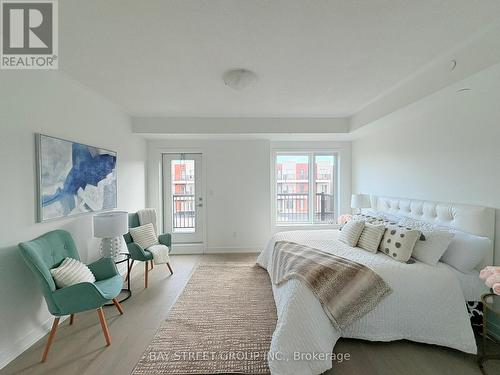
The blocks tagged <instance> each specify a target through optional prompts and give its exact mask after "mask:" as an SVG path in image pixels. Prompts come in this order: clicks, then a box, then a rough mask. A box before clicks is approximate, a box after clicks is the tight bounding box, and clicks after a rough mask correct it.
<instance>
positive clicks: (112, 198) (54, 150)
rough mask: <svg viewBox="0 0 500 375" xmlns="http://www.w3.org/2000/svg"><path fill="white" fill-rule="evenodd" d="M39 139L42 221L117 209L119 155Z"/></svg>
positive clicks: (57, 139)
mask: <svg viewBox="0 0 500 375" xmlns="http://www.w3.org/2000/svg"><path fill="white" fill-rule="evenodd" d="M35 137H36V158H37V175H38V176H37V177H38V194H37V195H38V222H42V221H46V220H51V219H57V218H62V217H68V216H73V215H78V214H82V213H87V212H96V211H102V210H109V209H113V208H116V202H117V200H116V152H114V151H110V150H106V149H103V148H99V147H93V146H88V145H84V144H81V143H77V142H71V141H67V140H64V139H60V138H55V137H50V136H47V135H43V134H36V136H35Z"/></svg>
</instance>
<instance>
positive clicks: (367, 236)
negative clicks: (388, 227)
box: [358, 223, 385, 253]
mask: <svg viewBox="0 0 500 375" xmlns="http://www.w3.org/2000/svg"><path fill="white" fill-rule="evenodd" d="M384 233H385V225H383V224H379V225H374V224H370V223H365V227H364V228H363V232H361V236H360V237H359V240H358V247H360V248H362V249H364V250H366V251H369V252H370V253H376V252H377V250H378V247H379V245H380V241H381V240H382V237H383V235H384Z"/></svg>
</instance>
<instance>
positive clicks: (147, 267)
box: [144, 261, 149, 288]
mask: <svg viewBox="0 0 500 375" xmlns="http://www.w3.org/2000/svg"><path fill="white" fill-rule="evenodd" d="M148 271H149V266H148V262H147V261H146V262H144V288H147V287H148Z"/></svg>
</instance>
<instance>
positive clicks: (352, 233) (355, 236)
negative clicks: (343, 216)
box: [339, 220, 365, 247]
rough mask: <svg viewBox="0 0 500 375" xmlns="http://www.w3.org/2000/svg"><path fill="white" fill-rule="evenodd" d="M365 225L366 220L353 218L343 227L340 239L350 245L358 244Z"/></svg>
mask: <svg viewBox="0 0 500 375" xmlns="http://www.w3.org/2000/svg"><path fill="white" fill-rule="evenodd" d="M364 227H365V222H364V221H361V220H351V221H349V222H348V223H347V224H346V225H344V226H343V227H342V231H341V232H340V234H339V241H342V242H344V243H346V244H348V245H349V246H352V247H354V246H356V244H357V243H358V240H359V236H361V232H363V228H364Z"/></svg>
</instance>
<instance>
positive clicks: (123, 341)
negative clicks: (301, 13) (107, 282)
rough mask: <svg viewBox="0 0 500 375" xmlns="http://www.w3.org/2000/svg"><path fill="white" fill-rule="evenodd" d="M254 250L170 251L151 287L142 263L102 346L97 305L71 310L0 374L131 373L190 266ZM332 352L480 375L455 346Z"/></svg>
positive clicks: (353, 370)
mask: <svg viewBox="0 0 500 375" xmlns="http://www.w3.org/2000/svg"><path fill="white" fill-rule="evenodd" d="M255 257H256V255H255V254H220V255H219V254H217V255H215V254H214V255H174V256H172V257H171V258H172V268H173V269H174V274H173V275H172V276H170V272H169V271H168V269H167V268H166V267H155V268H154V269H153V270H151V271H150V272H149V287H148V289H144V267H135V268H134V271H133V273H132V280H131V281H132V293H133V295H132V298H131V299H129V300H127V301H125V302H124V303H123V304H122V307H123V309H124V312H125V314H124V315H120V313H119V311H118V310H117V309H116V308H115V307H114V306H111V307H106V308H105V309H104V313H105V315H106V318H107V322H108V326H109V331H110V334H111V338H112V345H111V346H109V347H106V346H105V345H106V342H105V339H104V337H103V334H102V330H101V326H100V323H99V319H98V316H97V314H96V313H95V311H89V312H85V313H81V314H78V315H76V316H75V321H74V323H73V325H71V326H70V325H69V319H67V320H66V321H64V322H63V323H61V325H60V327H59V328H58V330H57V335H56V337H55V339H54V342H53V344H52V348H51V351H50V354H49V357H48V359H47V362H45V363H40V358H41V356H42V352H43V349H44V345H45V343H46V340H47V337H44V338H42V339H41V340H40V341H38V342H37V343H36V344H35V345H34V346H33V347H31V348H30V349H29V350H27V351H26V352H24V353H23V354H21V355H20V356H19V357H18V358H16V359H15V360H14V361H13V362H11V363H10V364H9V365H8V366H7V367H5V368H4V369H2V370H0V374H2V375H3V374H23V375H25V374H26V375H31V374H36V375H39V374H51V375H67V374H77V373H78V374H82V375H83V374H85V375H95V374H106V375H114V374H116V375H123V374H129V373H130V372H131V371H132V369H133V368H134V366H135V364H136V363H137V361H138V360H139V358H140V357H141V355H142V353H143V351H144V349H145V348H146V346H147V345H148V344H149V342H150V341H151V339H152V338H153V336H154V334H155V332H156V330H157V329H158V327H159V326H160V324H161V322H162V321H163V320H165V318H166V317H167V315H168V311H169V309H170V308H171V307H172V305H173V304H174V303H175V300H176V299H177V297H178V296H179V294H180V293H181V292H182V290H183V288H184V286H185V284H186V282H187V281H188V280H189V277H190V276H191V273H192V271H193V269H194V267H195V266H196V265H197V264H198V263H199V262H206V261H209V262H214V261H251V260H254V259H255ZM335 352H336V353H349V354H350V359H349V360H348V361H344V362H342V363H335V364H334V369H332V370H330V371H329V372H328V373H327V374H330V375H331V374H335V375H342V374H345V375H350V374H380V375H382V374H383V375H391V374H402V373H405V374H419V375H426V374H429V375H430V374H444V375H446V374H450V375H451V374H453V375H455V374H459V375H469V374H470V375H480V374H481V372H480V371H479V368H478V366H477V365H476V363H475V359H474V357H473V356H469V355H466V354H463V353H460V352H458V351H455V350H450V349H445V348H440V347H436V346H431V345H423V344H416V343H411V342H407V341H398V342H392V343H374V342H366V341H360V340H345V339H343V340H340V341H339V342H338V343H337V345H336V348H335ZM485 367H486V369H487V370H488V371H489V374H495V373H497V374H498V373H500V363H499V362H493V361H491V362H489V363H487V364H486V366H485Z"/></svg>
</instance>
